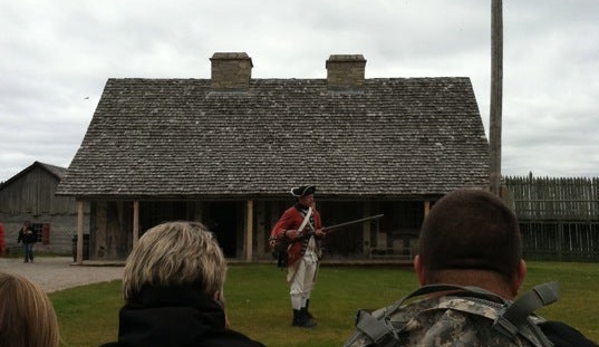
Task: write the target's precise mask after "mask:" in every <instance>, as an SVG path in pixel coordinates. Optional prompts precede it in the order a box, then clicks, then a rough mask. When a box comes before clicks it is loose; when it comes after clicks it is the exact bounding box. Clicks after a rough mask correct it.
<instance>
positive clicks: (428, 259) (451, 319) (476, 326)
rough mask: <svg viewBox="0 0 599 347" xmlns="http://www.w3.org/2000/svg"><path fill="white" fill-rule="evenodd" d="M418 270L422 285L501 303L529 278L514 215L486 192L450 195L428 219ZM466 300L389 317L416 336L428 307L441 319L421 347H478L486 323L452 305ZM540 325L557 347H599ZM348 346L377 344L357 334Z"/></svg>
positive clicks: (448, 296) (438, 298) (433, 299)
mask: <svg viewBox="0 0 599 347" xmlns="http://www.w3.org/2000/svg"><path fill="white" fill-rule="evenodd" d="M414 269H415V270H416V276H417V278H418V281H419V282H420V285H421V286H428V285H435V284H450V285H455V286H460V287H478V288H481V289H483V290H486V291H488V292H491V293H494V294H495V295H497V296H499V297H501V298H503V299H507V300H513V299H514V298H516V296H517V295H518V290H519V289H520V286H521V285H522V281H523V280H524V277H525V275H526V263H525V262H524V260H523V259H522V249H521V241H520V231H519V227H518V222H517V220H516V216H515V214H514V213H513V211H512V210H511V209H510V208H509V207H507V205H505V204H504V203H503V201H502V200H501V199H499V198H498V197H496V196H495V195H493V194H491V193H489V192H487V191H483V190H475V189H460V190H457V191H454V192H452V193H450V194H447V195H446V196H444V197H443V198H442V199H440V200H439V201H438V202H437V203H435V204H434V206H433V208H432V209H431V211H430V212H429V214H428V215H427V216H426V217H425V220H424V222H423V224H422V228H421V230H420V239H419V252H418V255H416V257H415V258H414ZM465 295H467V293H466V292H461V291H460V290H457V291H456V290H454V291H441V292H438V293H437V294H433V295H430V296H429V297H428V298H427V299H426V300H422V301H419V302H416V303H414V304H412V305H410V306H393V307H392V308H389V311H390V312H389V313H388V314H389V317H393V318H391V319H393V320H394V321H402V322H404V323H405V325H404V326H405V327H408V326H409V327H410V328H412V329H414V330H413V331H418V329H420V330H422V329H425V327H426V326H427V325H425V324H423V323H422V322H421V320H422V319H424V318H415V317H416V314H418V312H423V310H424V308H426V309H427V310H428V312H439V313H438V315H437V316H434V317H436V318H439V319H440V320H439V321H437V324H436V325H435V326H436V329H431V330H430V331H425V332H422V331H418V333H414V334H415V336H419V337H418V338H419V340H418V342H419V343H421V344H419V346H420V345H423V346H424V345H427V346H428V344H426V343H425V342H422V340H424V339H425V338H432V339H433V340H435V341H436V342H435V343H437V344H438V345H448V346H456V345H460V346H478V345H480V344H482V343H484V342H483V341H487V340H485V337H484V336H489V335H488V334H489V333H490V332H489V331H488V330H489V329H490V323H483V321H485V320H486V318H484V319H482V320H481V319H478V317H477V316H476V315H473V316H468V315H467V314H462V313H461V312H463V311H460V310H457V311H455V312H453V311H452V306H451V305H456V302H460V301H459V299H460V297H462V296H464V297H465ZM456 297H457V298H458V299H457V300H456V299H455V298H456ZM450 303H452V304H450ZM439 307H445V308H447V311H444V310H443V309H441V310H438V311H433V310H432V308H435V310H436V309H437V308H439ZM481 307H482V306H481ZM456 309H457V308H456ZM441 319H444V320H442V321H441ZM441 322H443V323H441ZM420 324H422V325H420ZM444 324H446V325H447V324H449V326H451V327H452V329H454V330H451V329H450V331H452V333H450V332H448V331H447V330H445V331H444V330H443V329H440V327H442V326H443V325H444ZM418 326H420V328H418ZM539 326H540V328H541V330H542V331H543V332H544V333H545V335H546V336H547V337H548V338H549V340H551V342H553V343H554V345H555V346H556V347H560V346H596V345H595V344H594V343H593V342H591V341H589V340H587V339H586V338H585V337H584V336H583V335H582V334H581V333H580V332H578V331H577V330H575V329H574V328H572V327H569V326H567V325H565V324H563V323H558V322H545V323H541V324H539ZM484 329H486V330H485V331H481V330H484ZM439 331H444V332H445V333H444V334H443V333H439ZM457 332H459V333H457ZM419 334H420V335H419ZM486 334H487V335H486ZM502 338H504V337H503V336H499V337H497V340H495V341H503V343H500V345H507V344H508V343H510V341H509V340H505V338H504V340H501V339H502ZM410 342H414V341H412V340H410ZM493 345H495V344H493ZM345 346H351V347H363V346H374V344H373V342H372V341H371V339H370V338H368V337H366V336H365V335H364V334H362V333H359V332H358V333H356V334H354V336H353V337H352V338H351V339H350V340H349V341H347V342H346V344H345Z"/></svg>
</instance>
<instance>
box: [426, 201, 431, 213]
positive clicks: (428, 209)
mask: <svg viewBox="0 0 599 347" xmlns="http://www.w3.org/2000/svg"><path fill="white" fill-rule="evenodd" d="M430 211H431V202H430V201H428V200H427V201H425V202H424V216H425V217H426V216H428V213H429V212H430Z"/></svg>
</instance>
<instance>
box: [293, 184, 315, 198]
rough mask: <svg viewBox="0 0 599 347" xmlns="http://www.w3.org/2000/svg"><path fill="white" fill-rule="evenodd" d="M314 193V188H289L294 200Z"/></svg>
mask: <svg viewBox="0 0 599 347" xmlns="http://www.w3.org/2000/svg"><path fill="white" fill-rule="evenodd" d="M314 192H316V186H299V187H294V188H291V195H293V196H295V197H296V198H301V197H302V196H306V195H310V194H314Z"/></svg>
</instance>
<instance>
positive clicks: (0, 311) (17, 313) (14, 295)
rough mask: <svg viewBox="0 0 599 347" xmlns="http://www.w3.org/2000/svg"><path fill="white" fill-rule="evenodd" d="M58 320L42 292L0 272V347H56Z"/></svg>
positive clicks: (27, 282) (14, 275) (17, 278)
mask: <svg viewBox="0 0 599 347" xmlns="http://www.w3.org/2000/svg"><path fill="white" fill-rule="evenodd" d="M59 343H60V334H59V329H58V319H57V318H56V313H55V312H54V308H53V307H52V303H51V302H50V299H48V296H47V295H46V293H44V291H43V290H42V289H41V288H40V287H39V286H38V285H36V284H34V283H32V282H31V281H29V280H28V279H26V278H24V277H22V276H19V275H16V274H9V273H5V272H0V346H2V347H4V346H6V347H9V346H10V347H58V345H59Z"/></svg>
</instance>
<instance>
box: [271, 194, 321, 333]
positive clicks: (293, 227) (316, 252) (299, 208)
mask: <svg viewBox="0 0 599 347" xmlns="http://www.w3.org/2000/svg"><path fill="white" fill-rule="evenodd" d="M315 192H316V187H315V186H313V185H308V186H299V187H295V188H292V189H291V195H293V196H294V197H296V198H297V203H296V204H295V205H294V206H292V207H290V208H288V209H287V210H286V211H285V212H284V213H283V214H282V215H281V218H279V220H278V222H277V223H276V224H275V226H274V227H273V229H272V231H271V234H270V245H271V247H273V248H274V249H278V251H279V252H281V254H280V256H281V257H282V258H283V263H282V264H281V263H280V264H279V266H287V269H288V270H287V282H288V283H289V286H290V291H289V295H290V296H291V306H292V307H293V321H292V325H293V326H297V327H303V328H311V327H314V326H316V322H315V321H314V317H313V316H312V314H310V312H309V311H308V307H309V304H310V293H311V292H312V288H313V286H314V282H315V281H316V276H317V273H318V263H319V261H320V256H321V251H320V245H319V241H320V240H321V239H322V238H323V237H324V236H325V232H324V231H322V222H321V220H320V213H319V212H318V211H317V210H316V208H315V204H314V193H315Z"/></svg>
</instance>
